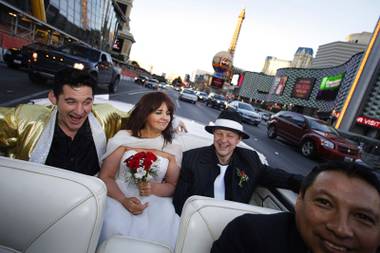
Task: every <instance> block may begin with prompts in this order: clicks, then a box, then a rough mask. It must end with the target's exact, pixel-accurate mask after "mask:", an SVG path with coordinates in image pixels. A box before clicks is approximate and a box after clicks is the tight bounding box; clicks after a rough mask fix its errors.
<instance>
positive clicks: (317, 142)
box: [267, 111, 360, 161]
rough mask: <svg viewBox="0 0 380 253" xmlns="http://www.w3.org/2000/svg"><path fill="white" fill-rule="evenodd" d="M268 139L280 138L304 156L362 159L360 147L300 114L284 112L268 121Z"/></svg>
mask: <svg viewBox="0 0 380 253" xmlns="http://www.w3.org/2000/svg"><path fill="white" fill-rule="evenodd" d="M267 135H268V137H269V138H275V137H276V136H280V137H282V138H284V139H286V140H287V141H289V142H290V143H292V144H294V145H297V146H298V147H300V150H301V153H302V155H303V156H305V157H308V158H315V157H317V156H318V157H319V158H324V159H331V160H349V161H353V160H356V159H359V158H360V153H359V148H358V145H356V144H355V143H354V142H352V141H350V140H348V139H346V138H344V137H343V136H341V135H340V134H339V132H338V131H337V130H336V129H335V128H333V127H331V126H329V125H327V124H326V123H325V122H324V121H321V120H318V119H315V118H312V117H309V116H305V115H302V114H300V113H295V112H289V111H281V112H278V113H277V114H275V115H273V116H272V117H271V119H270V120H269V121H268V125H267Z"/></svg>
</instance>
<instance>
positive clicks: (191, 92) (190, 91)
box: [183, 90, 194, 94]
mask: <svg viewBox="0 0 380 253" xmlns="http://www.w3.org/2000/svg"><path fill="white" fill-rule="evenodd" d="M183 93H187V94H194V91H192V90H184V91H183Z"/></svg>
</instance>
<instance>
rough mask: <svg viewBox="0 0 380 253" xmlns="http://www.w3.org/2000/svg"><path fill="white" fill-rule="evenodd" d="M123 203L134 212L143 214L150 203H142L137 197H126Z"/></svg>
mask: <svg viewBox="0 0 380 253" xmlns="http://www.w3.org/2000/svg"><path fill="white" fill-rule="evenodd" d="M121 204H122V205H123V206H124V207H125V208H126V209H127V210H128V211H130V212H131V213H132V214H134V215H137V214H141V213H142V212H143V211H144V209H145V208H147V207H148V203H145V204H142V203H141V201H140V200H139V199H138V198H136V197H131V198H127V197H126V198H124V199H123V201H122V202H121Z"/></svg>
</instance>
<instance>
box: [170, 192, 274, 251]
mask: <svg viewBox="0 0 380 253" xmlns="http://www.w3.org/2000/svg"><path fill="white" fill-rule="evenodd" d="M276 212H279V210H274V209H269V208H264V207H259V206H252V205H247V204H242V203H238V202H233V201H220V200H216V199H213V198H208V197H203V196H192V197H190V198H188V199H187V201H186V203H185V205H184V208H183V212H182V216H181V223H180V229H179V232H178V237H177V244H176V249H175V252H176V253H192V252H197V253H206V252H207V253H209V252H210V250H211V246H212V244H213V242H214V241H215V240H216V239H218V238H219V237H220V235H221V233H222V231H223V229H224V228H225V226H226V225H227V224H228V223H229V222H230V221H232V220H233V219H234V218H236V217H238V216H240V215H242V214H244V213H260V214H271V213H276Z"/></svg>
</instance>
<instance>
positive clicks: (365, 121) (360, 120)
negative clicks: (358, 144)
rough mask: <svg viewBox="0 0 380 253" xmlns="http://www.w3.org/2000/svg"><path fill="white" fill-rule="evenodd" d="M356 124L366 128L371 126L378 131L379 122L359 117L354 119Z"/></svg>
mask: <svg viewBox="0 0 380 253" xmlns="http://www.w3.org/2000/svg"><path fill="white" fill-rule="evenodd" d="M356 123H358V124H361V125H366V126H371V127H375V128H379V129H380V120H377V119H371V118H367V117H365V116H359V117H357V118H356Z"/></svg>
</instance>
